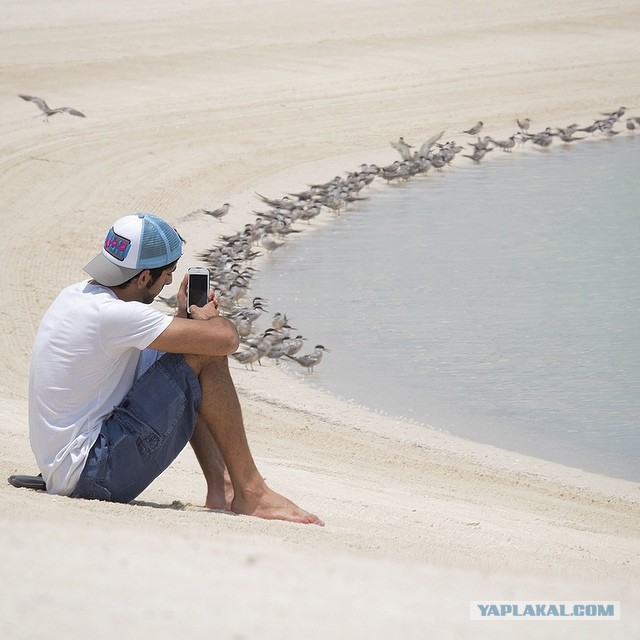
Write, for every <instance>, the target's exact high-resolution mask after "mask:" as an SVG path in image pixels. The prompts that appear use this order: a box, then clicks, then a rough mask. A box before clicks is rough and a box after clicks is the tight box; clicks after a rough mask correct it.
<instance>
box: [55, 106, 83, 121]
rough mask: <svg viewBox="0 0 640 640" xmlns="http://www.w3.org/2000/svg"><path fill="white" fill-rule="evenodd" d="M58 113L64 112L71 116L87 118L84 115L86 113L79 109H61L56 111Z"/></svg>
mask: <svg viewBox="0 0 640 640" xmlns="http://www.w3.org/2000/svg"><path fill="white" fill-rule="evenodd" d="M56 111H64V112H65V113H68V114H69V115H70V116H79V117H80V118H86V117H87V116H85V115H84V113H81V112H80V111H78V110H77V109H72V108H71V107H60V108H59V109H56Z"/></svg>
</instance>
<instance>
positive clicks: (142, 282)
mask: <svg viewBox="0 0 640 640" xmlns="http://www.w3.org/2000/svg"><path fill="white" fill-rule="evenodd" d="M136 282H137V283H138V289H146V288H147V285H148V284H149V282H151V271H150V270H149V269H145V270H144V271H141V272H140V273H139V274H138V279H137V280H136Z"/></svg>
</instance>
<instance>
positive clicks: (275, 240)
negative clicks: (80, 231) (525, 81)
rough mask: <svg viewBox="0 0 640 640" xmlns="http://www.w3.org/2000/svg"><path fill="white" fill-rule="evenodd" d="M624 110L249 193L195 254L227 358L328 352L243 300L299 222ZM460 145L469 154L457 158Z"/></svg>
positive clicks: (302, 361) (526, 123) (629, 123)
mask: <svg viewBox="0 0 640 640" xmlns="http://www.w3.org/2000/svg"><path fill="white" fill-rule="evenodd" d="M20 97H21V98H22V99H23V100H27V101H29V102H32V103H34V104H35V105H36V106H37V107H38V108H39V109H40V112H41V114H40V115H41V117H42V119H43V120H44V121H46V120H47V119H48V118H49V116H52V115H54V114H57V113H67V114H69V115H74V116H79V117H85V116H84V114H83V113H81V112H79V111H77V110H76V109H73V108H71V107H58V108H56V109H51V108H50V107H49V106H48V105H47V103H46V102H45V101H44V100H43V99H42V98H38V97H35V96H29V95H23V94H20ZM626 112H627V109H626V108H625V107H620V108H619V109H617V110H616V111H612V112H608V113H602V114H600V116H601V117H599V118H597V119H596V120H594V122H593V123H591V124H589V125H587V126H580V125H578V124H576V123H573V124H570V125H568V126H566V127H562V128H553V129H552V128H551V127H547V128H545V129H544V130H542V131H538V132H535V133H533V132H531V131H530V129H531V125H532V122H531V120H530V119H529V118H524V119H522V120H520V119H518V120H516V123H517V127H518V129H517V131H516V132H515V133H514V134H513V135H511V136H509V137H508V138H506V139H504V140H496V139H495V138H493V137H491V136H483V137H480V132H481V131H482V130H483V128H484V123H483V122H482V121H478V122H477V123H476V124H475V125H474V126H472V127H470V128H469V129H466V130H464V131H461V134H464V135H465V136H471V137H473V138H475V140H473V141H472V142H465V143H464V144H458V143H457V142H455V141H453V140H452V141H447V142H441V139H442V137H443V136H444V133H445V132H444V131H441V132H439V133H438V134H436V135H434V136H432V137H430V138H429V139H427V140H426V141H425V142H423V143H422V144H421V145H420V147H418V148H416V147H414V146H413V145H411V144H409V143H408V142H406V141H405V140H404V138H403V137H400V138H399V139H398V141H396V142H390V144H391V146H392V147H393V148H394V149H396V150H397V151H398V153H399V155H400V159H399V160H396V161H395V162H393V163H391V164H389V165H386V166H382V167H380V166H378V165H375V164H362V165H360V166H359V167H358V169H357V170H355V171H351V172H347V173H346V174H345V176H336V177H335V178H333V179H332V180H329V181H328V182H325V183H321V184H313V185H309V186H308V188H307V189H306V190H304V191H301V192H299V193H289V194H286V195H284V196H283V197H281V198H268V197H266V196H263V195H260V194H256V195H257V197H258V198H259V200H260V202H261V205H262V206H263V207H264V210H262V211H253V213H254V214H255V216H256V219H255V221H254V222H253V223H249V224H246V225H245V226H244V228H243V229H242V230H240V231H238V232H236V233H234V234H231V235H222V236H220V237H219V238H218V243H217V244H216V245H215V246H214V247H212V248H210V249H208V250H206V251H203V252H201V253H200V254H199V256H198V257H199V258H200V259H201V260H202V261H203V262H204V263H205V264H206V265H207V267H208V268H209V272H210V274H211V282H212V284H213V286H214V288H215V293H216V297H217V298H218V301H219V307H220V310H221V313H222V314H223V315H225V316H226V317H228V318H229V319H230V320H231V321H232V322H234V324H235V325H236V327H237V329H238V334H239V336H240V339H241V342H242V345H243V348H242V349H241V350H240V351H238V352H236V353H234V354H232V355H233V357H234V358H235V359H236V360H237V361H238V362H240V363H241V364H244V365H245V367H246V368H247V369H250V370H253V365H254V363H256V362H257V363H258V364H262V359H264V358H267V359H271V360H275V361H276V363H279V362H280V361H281V360H283V359H286V360H291V361H293V362H296V363H297V364H298V365H300V366H301V367H304V368H305V369H306V370H307V371H309V372H312V371H313V369H314V367H315V366H317V365H318V364H320V362H321V360H322V357H323V355H324V353H325V352H327V351H329V350H328V349H327V348H326V347H324V346H323V345H321V344H317V345H316V346H315V348H314V349H313V350H312V351H310V352H309V353H306V354H305V355H300V351H301V350H302V349H303V345H304V342H305V341H306V338H305V337H304V336H303V335H302V334H299V333H298V334H295V335H294V332H295V331H297V330H296V329H294V328H293V327H292V326H291V325H290V324H289V320H288V318H287V316H286V315H285V314H283V313H281V312H277V313H275V314H274V315H273V316H272V318H271V320H270V326H269V327H268V328H267V329H266V330H264V331H259V330H258V329H257V323H258V321H259V320H261V319H262V318H263V317H264V316H265V314H266V307H267V304H268V301H267V300H265V299H264V298H260V297H254V298H253V299H252V300H251V303H250V304H248V305H247V302H246V301H247V300H249V298H250V288H251V281H252V280H253V278H254V276H255V275H256V273H257V270H256V269H255V268H254V267H252V266H251V262H252V261H253V260H254V259H255V258H257V257H258V256H259V255H261V253H263V252H265V251H266V252H267V253H268V254H270V253H272V252H273V251H275V250H276V249H278V248H279V247H281V246H282V245H284V244H285V243H286V242H287V239H288V238H289V237H290V236H291V237H293V236H294V235H295V234H297V233H300V232H301V231H302V229H303V228H304V224H309V223H310V222H311V220H313V219H314V218H315V217H317V216H318V215H320V214H321V213H322V212H323V211H330V212H333V213H335V214H340V213H342V212H343V211H345V210H346V209H347V208H348V207H349V206H350V205H351V204H352V203H354V202H357V201H359V200H361V199H363V198H364V197H365V196H362V195H361V192H362V190H363V189H364V188H365V187H367V186H368V185H370V184H371V183H372V182H373V181H374V180H376V179H382V180H385V181H386V182H387V183H391V182H404V181H407V180H409V179H411V178H412V177H414V176H419V175H424V174H426V173H427V172H428V171H429V170H431V169H435V170H437V171H442V170H443V168H444V167H446V166H448V165H449V164H451V162H452V161H453V160H454V159H455V158H456V156H457V155H459V154H462V156H463V157H465V158H469V159H470V160H472V161H473V162H475V163H479V162H481V161H482V159H483V158H484V157H485V156H486V154H487V153H489V152H491V151H493V150H494V149H502V151H504V152H507V153H510V152H512V151H513V149H515V148H516V146H518V145H526V144H532V145H535V146H537V147H541V148H547V147H549V146H550V145H551V144H553V142H554V140H555V139H558V140H559V141H560V142H561V143H562V144H570V143H573V142H576V141H578V140H581V139H584V138H585V137H587V135H585V134H588V135H593V134H599V135H602V136H604V137H607V138H611V137H613V136H615V135H617V134H619V133H621V132H622V129H621V128H620V126H621V124H622V121H623V117H624V116H625V114H626ZM624 126H625V128H626V130H627V131H628V132H631V133H634V132H635V131H636V130H637V129H639V128H640V117H626V118H625V119H624ZM467 147H469V152H468V153H462V152H463V151H465V150H466V148H467ZM229 209H230V205H229V203H224V204H223V205H221V206H220V207H219V208H217V209H198V210H196V211H194V212H192V214H190V215H204V216H209V217H211V218H214V219H215V220H217V221H220V220H221V219H222V218H223V217H224V216H226V215H227V214H228V213H229ZM161 300H163V301H164V302H165V303H166V304H167V305H169V306H172V307H175V305H176V296H172V297H171V298H161ZM244 305H247V306H244Z"/></svg>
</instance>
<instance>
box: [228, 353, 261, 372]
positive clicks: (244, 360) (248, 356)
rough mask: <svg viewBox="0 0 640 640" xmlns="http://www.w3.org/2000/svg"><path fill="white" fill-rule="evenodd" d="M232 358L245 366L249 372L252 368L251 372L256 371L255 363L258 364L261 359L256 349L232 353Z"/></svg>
mask: <svg viewBox="0 0 640 640" xmlns="http://www.w3.org/2000/svg"><path fill="white" fill-rule="evenodd" d="M231 356H232V357H233V358H235V359H236V360H237V361H238V362H239V363H240V364H243V365H244V366H245V368H246V369H247V370H248V369H249V368H251V371H255V369H254V368H253V363H254V362H257V361H258V359H259V358H260V354H259V353H258V349H256V347H249V348H248V349H246V350H245V351H236V352H235V353H232V354H231Z"/></svg>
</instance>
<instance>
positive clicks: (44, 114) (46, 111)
mask: <svg viewBox="0 0 640 640" xmlns="http://www.w3.org/2000/svg"><path fill="white" fill-rule="evenodd" d="M18 97H20V98H22V99H23V100H26V101H27V102H33V104H35V105H36V107H38V109H40V112H41V113H40V117H41V118H42V120H43V121H44V122H48V121H49V116H54V115H55V114H56V113H68V114H69V115H70V116H78V117H80V118H86V117H87V116H85V115H84V113H81V112H80V111H78V110H77V109H73V108H72V107H56V108H55V109H52V108H51V107H50V106H49V105H48V104H47V103H46V102H45V101H44V100H43V99H42V98H38V96H28V95H25V94H24V93H20V94H18Z"/></svg>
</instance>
